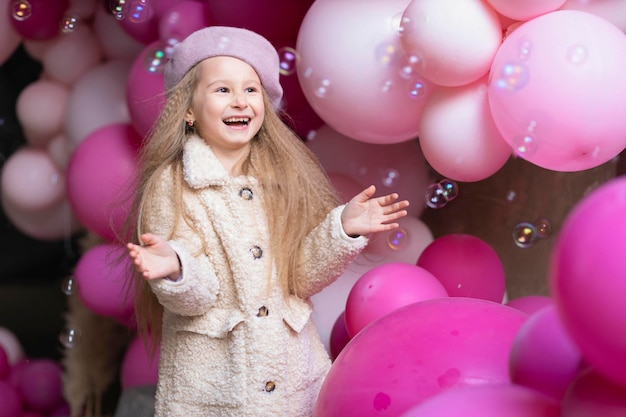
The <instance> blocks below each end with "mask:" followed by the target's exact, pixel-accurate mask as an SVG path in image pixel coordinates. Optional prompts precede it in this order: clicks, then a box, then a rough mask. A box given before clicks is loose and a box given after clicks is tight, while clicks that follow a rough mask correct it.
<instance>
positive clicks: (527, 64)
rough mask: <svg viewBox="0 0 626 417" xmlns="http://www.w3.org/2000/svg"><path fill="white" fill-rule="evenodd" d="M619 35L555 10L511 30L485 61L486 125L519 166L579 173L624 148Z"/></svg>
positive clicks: (623, 51)
mask: <svg viewBox="0 0 626 417" xmlns="http://www.w3.org/2000/svg"><path fill="white" fill-rule="evenodd" d="M624 68H626V34H624V33H623V32H622V31H621V30H619V29H618V28H617V27H616V26H615V25H613V24H611V23H609V22H608V21H607V20H605V19H602V18H600V17H598V16H595V15H593V14H591V13H585V12H581V11H575V10H558V11H555V12H552V13H547V14H544V15H542V16H539V17H536V18H534V19H531V20H529V21H527V22H525V23H523V24H522V25H520V26H519V27H517V28H516V29H515V30H513V31H512V32H511V33H510V34H509V35H508V36H507V37H506V38H505V39H504V41H503V43H502V45H501V46H500V48H499V49H498V52H497V54H496V56H495V57H494V59H493V62H492V66H491V73H490V83H489V87H488V95H489V105H490V108H491V113H492V116H493V119H494V121H495V123H496V126H497V127H498V130H499V131H500V133H501V134H502V136H503V138H504V140H505V141H507V142H508V143H509V145H511V147H512V148H513V149H514V152H515V153H517V154H518V155H519V156H520V157H522V158H524V159H525V160H527V161H529V162H531V163H533V164H535V165H538V166H540V167H542V168H546V169H550V170H554V171H581V170H585V169H589V168H593V167H596V166H599V165H601V164H603V163H605V162H607V161H609V160H611V159H612V158H614V157H615V156H617V155H618V154H619V153H620V152H621V151H622V149H624V146H625V145H626V118H625V117H623V114H622V112H621V111H618V110H617V109H622V108H625V107H626V78H625V77H624V76H623V69H624Z"/></svg>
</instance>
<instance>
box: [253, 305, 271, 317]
mask: <svg viewBox="0 0 626 417" xmlns="http://www.w3.org/2000/svg"><path fill="white" fill-rule="evenodd" d="M269 313H270V311H269V310H268V309H267V307H265V306H261V307H260V308H259V312H258V313H256V316H257V317H267V315H268V314H269Z"/></svg>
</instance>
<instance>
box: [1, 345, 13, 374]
mask: <svg viewBox="0 0 626 417" xmlns="http://www.w3.org/2000/svg"><path fill="white" fill-rule="evenodd" d="M10 372H11V364H10V363H9V354H8V353H7V351H6V350H5V349H4V348H3V347H2V346H1V345H0V381H1V380H6V379H7V378H8V377H9V374H10Z"/></svg>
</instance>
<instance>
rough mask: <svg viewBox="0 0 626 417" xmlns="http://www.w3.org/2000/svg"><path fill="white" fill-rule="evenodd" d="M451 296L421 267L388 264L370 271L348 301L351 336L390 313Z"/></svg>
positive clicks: (358, 282) (348, 329)
mask: <svg viewBox="0 0 626 417" xmlns="http://www.w3.org/2000/svg"><path fill="white" fill-rule="evenodd" d="M442 297H448V292H447V291H446V289H445V288H444V287H443V285H442V284H441V282H439V281H438V280H437V278H436V277H435V276H434V275H433V274H431V273H430V272H428V271H427V270H425V269H424V268H421V267H419V266H415V265H410V264H406V263H388V264H384V265H380V266H377V267H374V268H372V269H370V270H369V271H367V272H366V273H365V274H363V276H362V277H361V278H359V280H358V281H357V282H356V283H355V284H354V286H353V287H352V290H350V294H348V299H347V300H346V310H345V320H346V329H347V331H348V334H349V335H350V337H354V336H355V335H356V334H357V333H358V332H360V331H361V330H363V329H364V328H365V327H366V326H367V325H369V324H370V323H373V322H374V321H375V320H377V319H379V318H381V317H383V316H386V315H387V314H389V313H391V312H393V311H395V310H397V309H399V308H401V307H404V306H407V305H409V304H413V303H417V302H420V301H425V300H432V299H435V298H442Z"/></svg>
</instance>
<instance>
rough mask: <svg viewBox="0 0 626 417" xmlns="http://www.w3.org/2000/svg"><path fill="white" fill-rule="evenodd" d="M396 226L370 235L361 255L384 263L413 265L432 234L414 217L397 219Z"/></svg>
mask: <svg viewBox="0 0 626 417" xmlns="http://www.w3.org/2000/svg"><path fill="white" fill-rule="evenodd" d="M398 225H399V227H398V228H397V229H394V230H390V231H388V232H380V233H375V234H374V235H371V236H370V238H369V239H370V240H369V243H368V244H367V247H366V248H365V250H364V251H363V254H364V255H365V256H367V257H369V258H370V259H375V260H376V259H379V260H380V259H382V260H383V261H385V263H389V262H404V263H407V264H411V265H415V264H416V263H417V260H418V259H419V257H420V255H421V254H422V252H423V251H424V249H426V247H428V245H430V244H431V243H432V242H433V234H432V232H431V231H430V229H429V227H428V225H427V224H426V223H424V222H423V221H422V220H420V219H419V218H417V217H414V216H406V217H403V218H401V219H398Z"/></svg>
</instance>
